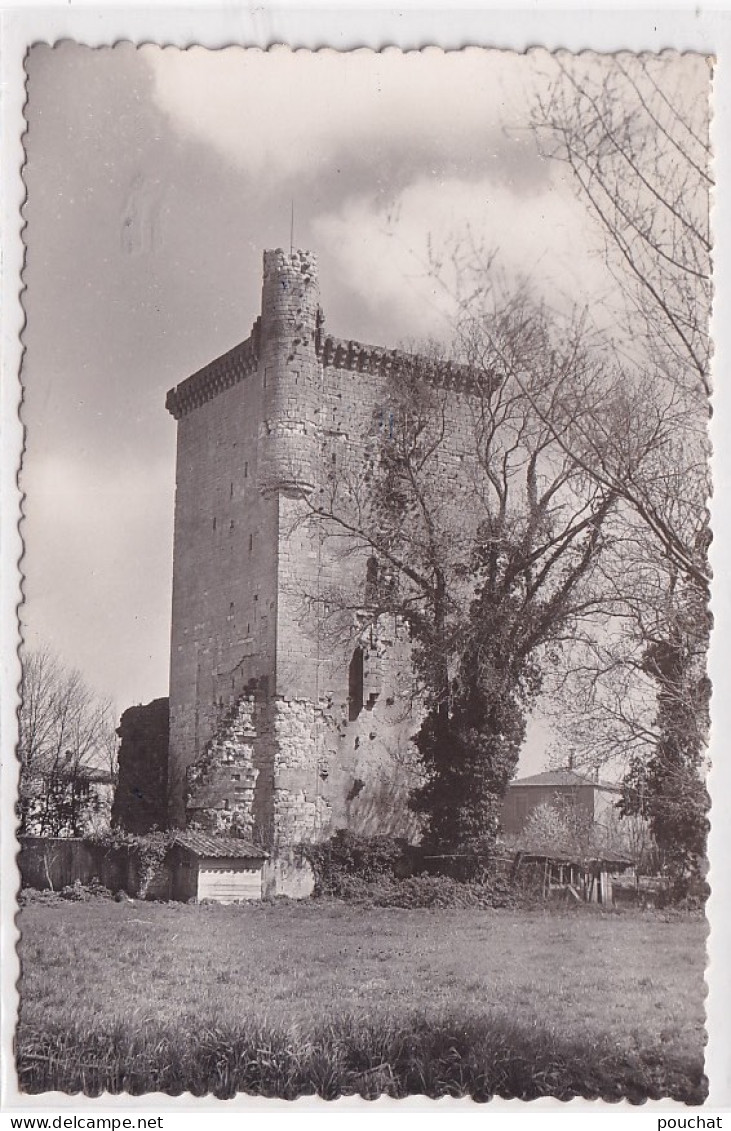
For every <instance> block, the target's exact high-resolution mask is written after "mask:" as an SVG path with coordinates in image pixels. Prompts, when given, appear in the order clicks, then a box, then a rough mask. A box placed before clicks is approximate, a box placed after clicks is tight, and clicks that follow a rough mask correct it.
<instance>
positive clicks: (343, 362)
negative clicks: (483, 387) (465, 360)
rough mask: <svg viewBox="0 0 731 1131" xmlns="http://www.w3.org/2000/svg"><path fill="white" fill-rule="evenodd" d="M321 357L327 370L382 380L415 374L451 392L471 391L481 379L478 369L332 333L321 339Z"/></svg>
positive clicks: (319, 349)
mask: <svg viewBox="0 0 731 1131" xmlns="http://www.w3.org/2000/svg"><path fill="white" fill-rule="evenodd" d="M317 346H318V350H317V352H318V357H319V359H320V362H321V364H322V365H323V366H325V367H330V366H332V367H333V368H334V369H342V370H345V371H346V372H351V373H369V374H376V375H378V376H381V377H391V376H396V375H398V374H399V373H404V374H406V373H414V372H417V373H418V375H419V376H420V377H421V378H422V379H423V380H425V381H429V382H431V383H432V384H434V385H439V386H441V387H443V388H447V389H455V390H458V391H462V392H468V391H469V390H470V389H474V388H475V386H476V385H477V384H478V382H479V381H480V379H481V375H480V374H479V373H478V371H477V370H475V369H473V368H471V367H470V366H468V365H459V364H457V363H456V362H452V361H441V360H439V359H433V358H429V357H426V356H424V355H419V354H413V353H407V352H406V351H405V350H397V349H385V348H384V347H383V346H371V345H364V344H363V342H357V341H352V340H346V339H344V338H335V337H333V336H332V335H331V334H328V335H327V336H322V335H320V336H319V337H318V343H317Z"/></svg>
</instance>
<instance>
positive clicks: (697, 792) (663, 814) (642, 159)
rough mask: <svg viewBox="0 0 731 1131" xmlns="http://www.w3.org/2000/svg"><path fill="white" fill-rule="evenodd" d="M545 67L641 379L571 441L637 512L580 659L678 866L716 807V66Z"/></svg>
mask: <svg viewBox="0 0 731 1131" xmlns="http://www.w3.org/2000/svg"><path fill="white" fill-rule="evenodd" d="M553 65H554V66H555V68H556V73H555V80H554V82H553V84H552V85H551V88H550V91H549V94H548V95H547V97H545V98H543V99H542V100H539V102H538V104H537V107H536V110H535V113H534V123H533V124H534V128H535V131H536V134H537V137H538V139H539V144H540V145H541V147H542V151H543V153H544V154H545V155H546V156H548V157H551V158H553V159H556V160H559V161H562V162H564V163H566V165H568V167H569V168H570V169H571V172H572V174H573V178H574V183H575V185H576V188H577V191H578V193H579V195H580V197H581V198H582V199H583V200H584V201H585V202H586V204H587V206H588V208H589V209H590V211H591V213H592V214H593V215H594V217H595V218H596V219H597V220H598V221H599V224H600V226H601V228H602V230H603V232H604V237H605V247H604V254H605V260H606V263H607V266H608V268H609V270H610V271H611V273H612V275H613V276H614V278H615V280H616V282H617V294H618V295H621V296H622V297H623V300H624V306H623V307H622V308H621V309H620V310H618V311H617V312H616V315H619V317H617V318H616V324H615V325H614V326H613V327H612V329H611V331H609V332H608V333H607V335H606V336H607V345H608V348H609V349H611V350H612V351H613V352H614V353H615V354H622V356H623V357H624V358H625V365H624V370H625V373H627V372H629V373H634V377H633V379H632V386H631V388H632V390H633V391H632V393H631V395H630V396H629V397H627V396H626V395H625V394H624V391H623V390H622V389H615V390H613V391H612V392H611V399H610V401H609V403H608V404H607V405H606V407H605V411H604V412H603V413H597V412H595V413H592V414H591V415H590V417H589V420H588V427H585V426H584V427H582V428H581V429H579V430H576V431H575V432H574V434H573V436H572V437H571V443H570V446H571V450H572V451H573V453H574V457H575V459H576V460H577V462H578V464H579V465H580V466H581V467H583V468H584V470H585V471H586V473H587V474H588V475H591V476H593V477H594V478H595V479H596V481H597V482H600V483H603V484H604V485H607V486H611V487H612V488H614V489H615V490H616V491H617V493H618V496H619V497H620V498H622V499H623V500H624V501H625V502H626V503H627V505H628V507H630V508H631V510H632V511H633V512H634V514H635V515H636V516H637V518H638V520H639V525H638V526H634V525H633V524H632V523H631V522H630V523H629V528H630V529H631V531H632V537H631V539H628V540H627V543H626V546H625V560H626V562H627V569H628V578H633V579H634V581H635V584H634V586H633V588H631V589H630V590H629V591H628V593H627V594H626V596H625V600H624V606H625V622H624V623H625V627H626V628H627V629H628V631H626V632H625V633H624V634H620V635H619V636H618V637H617V639H616V640H615V642H614V644H613V646H611V647H605V648H604V649H603V652H604V655H603V657H602V660H601V662H599V663H598V664H597V665H596V666H595V667H594V669H593V671H592V670H591V663H589V664H588V666H587V671H588V673H589V683H588V685H585V686H586V687H588V702H589V703H590V705H591V707H592V716H593V718H594V719H595V720H596V719H597V718H599V719H601V720H602V722H603V723H604V724H607V730H606V731H605V734H608V735H611V734H612V733H614V734H615V735H620V736H621V735H622V734H624V736H625V740H626V741H628V744H629V746H628V754H629V755H630V756H629V763H630V772H629V775H628V779H627V783H628V796H627V798H626V801H627V806H628V807H629V808H628V811H633V812H639V811H640V809H641V810H642V811H643V812H644V814H645V815H646V816H647V817H648V818H649V820H650V822H651V824H652V827H653V833H654V834H655V837H656V839H657V841H658V844H659V845H660V846H661V847H663V846H665V847H666V848H667V849H668V852H669V855H670V857H672V858H673V860H674V862H675V864H676V865H677V869H678V871H679V872H681V873H685V872H687V871H688V865H689V861H690V866H691V870H692V862H693V861H695V862H696V864H697V863H698V861H699V859H700V857H701V856H702V845H703V843H704V839H705V829H706V824H707V822H706V817H705V813H706V809H707V805H708V799H707V796H706V794H705V789H704V787H703V781H702V778H703V762H704V758H703V752H704V748H705V743H706V738H707V730H708V699H709V694H710V687H709V684H708V680H707V677H706V672H705V666H706V653H707V648H708V637H709V631H710V616H709V612H708V590H709V582H710V569H709V566H708V557H707V555H708V547H709V543H710V535H709V530H708V509H707V501H708V497H709V495H710V478H709V459H708V457H709V443H708V434H707V425H708V415H709V393H710V373H709V366H710V354H711V349H710V340H709V316H710V305H711V294H712V292H711V238H710V229H709V197H710V189H711V187H712V184H713V181H712V175H711V172H710V147H709V142H708V107H709V100H708V88H709V76H710V67H709V60H707V59H704V58H702V57H700V56H684V57H679V56H677V55H673V54H664V55H661V56H630V55H622V54H620V55H612V56H606V57H596V56H589V57H587V56H580V57H571V56H568V55H565V54H559V55H557V56H555V57H554V63H553ZM616 315H615V317H616ZM624 379H626V377H624V378H623V380H624ZM623 402H624V403H623ZM648 440H649V441H650V443H649V444H648ZM596 658H598V657H597V656H595V659H596ZM630 671H633V672H634V673H635V675H636V676H638V677H639V678H638V680H637V681H635V684H634V686H635V687H637V686H638V683H639V685H642V683H643V681H644V685H645V686H647V684H648V683H649V684H650V686H652V687H654V691H655V697H654V698H655V704H654V705H655V710H654V714H650V713H648V712H647V711H646V710H644V711H643V710H640V711H639V712H637V710H636V707H637V704H638V702H639V701H640V700H641V698H642V696H639V697H638V696H636V695H635V697H634V698H633V699H632V700H628V699H625V701H624V703H621V702H620V697H619V696H618V694H617V689H618V688H619V687H621V686H622V685H623V683H626V679H627V673H628V672H630ZM628 704H629V709H627V706H628ZM643 745H644V747H645V749H644V751H640V749H639V748H640V747H642V746H643ZM640 787H641V788H640ZM681 841H682V842H683V843H684V844H685V847H686V848H687V852H685V851H684V849H683V844H681V843H680V842H681ZM671 846H674V847H673V848H672V851H670V848H671Z"/></svg>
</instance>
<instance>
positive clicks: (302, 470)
mask: <svg viewBox="0 0 731 1131" xmlns="http://www.w3.org/2000/svg"><path fill="white" fill-rule="evenodd" d="M319 302H320V290H319V285H318V280H317V260H316V258H315V256H314V255H313V254H312V253H311V252H309V251H292V252H285V251H282V249H281V248H277V250H276V251H265V252H264V282H263V286H262V304H261V339H260V348H259V374H260V377H261V380H262V383H263V391H264V414H263V420H262V422H261V425H260V432H259V445H260V448H259V461H258V468H259V489H260V490H261V491H275V490H292V491H311V490H312V488H313V487H314V484H315V463H316V457H317V431H318V411H319V404H320V385H321V369H320V364H319V361H318V358H317V349H316V344H315V335H316V332H317V314H318V308H319Z"/></svg>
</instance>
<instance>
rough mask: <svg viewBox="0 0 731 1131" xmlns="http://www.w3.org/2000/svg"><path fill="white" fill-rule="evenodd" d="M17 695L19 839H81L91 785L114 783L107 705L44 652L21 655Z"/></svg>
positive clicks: (113, 750) (90, 804) (110, 718)
mask: <svg viewBox="0 0 731 1131" xmlns="http://www.w3.org/2000/svg"><path fill="white" fill-rule="evenodd" d="M20 690H21V704H20V709H19V743H18V753H19V757H20V763H21V768H20V799H19V811H20V819H21V832H24V833H36V834H38V835H42V836H59V835H79V834H80V833H81V832H82V831H83V829H84V824H85V820H86V816H87V815H88V813H89V812H91V810H93V809H94V808H95V804H94V802H95V797H96V791H95V789H94V786H95V784H96V783H95V781H94V778H95V777H99V776H106V777H109V778H110V780H111V779H112V778H113V771H112V767H113V766H114V763H115V759H116V742H115V740H114V723H113V712H112V707H111V704H110V703H109V702H108V701H107V700H104V699H100V698H99V697H98V696H96V695H95V694H94V693H93V692H92V691H91V690H90V688H89V687H88V686H87V685H86V684H85V683H84V681H83V679H82V677H81V675H80V673H79V672H78V671H75V670H72V669H69V668H66V667H65V666H64V665H63V663H62V662H61V661H60V660H59V658H58V657H57V656H56V655H55V654H54V653H53V652H52V651H51V650H50V649H49V648H46V647H43V648H39V649H37V650H34V651H27V652H26V653H25V654H24V656H23V668H22V681H21V689H20ZM102 772H104V774H103V775H102ZM107 784H108V783H107Z"/></svg>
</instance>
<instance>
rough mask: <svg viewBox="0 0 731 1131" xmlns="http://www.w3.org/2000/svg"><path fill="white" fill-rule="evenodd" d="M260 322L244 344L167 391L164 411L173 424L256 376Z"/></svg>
mask: <svg viewBox="0 0 731 1131" xmlns="http://www.w3.org/2000/svg"><path fill="white" fill-rule="evenodd" d="M260 321H261V320H260V319H258V318H257V320H256V322H255V323H254V326H253V329H252V331H251V335H250V336H249V337H248V338H247V339H246V341H245V342H240V343H239V345H237V346H234V348H233V349H231V350H229V351H228V353H224V354H222V356H221V357H217V358H216V360H215V361H211V362H210V363H209V364H208V365H205V366H204V367H203V368H202V369H199V370H198V372H197V373H194V374H193V376H192V377H188V378H187V380H185V381H182V382H181V384H180V385H176V386H175V388H174V389H171V390H170V392H169V393H168V395H167V398H166V400H165V407H166V408H167V410H168V412H170V413H171V414H172V415H173V416H174V417H175V419H176V420H180V418H181V417H183V416H186V415H187V414H188V413H189V412H193V410H194V409H196V408H200V406H201V405H203V404H205V403H206V401H210V400H213V398H214V397H217V396H218V394H219V393H222V392H223V391H224V390H225V389H230V388H231V386H232V385H236V384H238V382H239V381H243V380H244V379H245V378H246V377H250V376H251V375H252V373H256V370H257V368H258V365H259V343H260Z"/></svg>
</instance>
